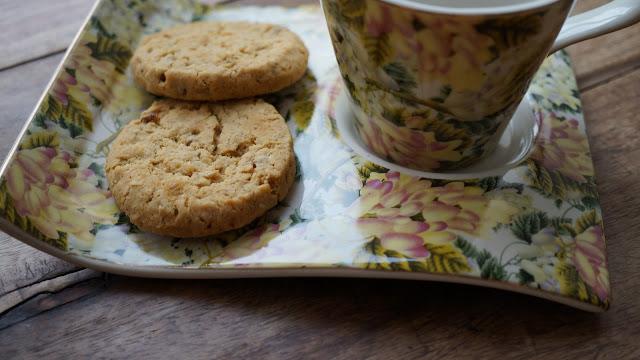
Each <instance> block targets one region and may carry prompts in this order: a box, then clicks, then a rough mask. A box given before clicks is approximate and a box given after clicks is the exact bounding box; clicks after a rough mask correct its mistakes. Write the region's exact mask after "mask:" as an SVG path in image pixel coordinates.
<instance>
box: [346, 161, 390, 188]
mask: <svg viewBox="0 0 640 360" xmlns="http://www.w3.org/2000/svg"><path fill="white" fill-rule="evenodd" d="M352 160H353V161H354V163H355V165H356V168H357V170H358V175H359V176H360V180H362V182H363V183H364V182H366V181H367V179H369V177H370V176H371V173H379V174H384V173H387V172H388V171H389V169H387V168H384V167H382V166H380V165H377V164H374V163H372V162H371V161H367V160H363V159H362V158H361V157H359V156H357V157H353V158H352Z"/></svg>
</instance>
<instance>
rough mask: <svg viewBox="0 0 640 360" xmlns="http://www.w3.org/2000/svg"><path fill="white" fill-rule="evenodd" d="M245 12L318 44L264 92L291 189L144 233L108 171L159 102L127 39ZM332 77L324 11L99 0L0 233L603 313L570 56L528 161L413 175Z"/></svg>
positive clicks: (170, 264) (27, 149)
mask: <svg viewBox="0 0 640 360" xmlns="http://www.w3.org/2000/svg"><path fill="white" fill-rule="evenodd" d="M240 19H242V20H251V21H262V20H264V19H268V20H269V22H272V23H279V24H282V25H284V26H287V27H288V28H290V29H291V30H293V31H295V32H296V33H297V34H298V35H300V37H301V38H302V39H303V40H304V42H305V43H306V45H307V47H308V48H309V50H310V54H311V55H310V60H309V71H308V72H307V74H306V76H305V77H304V78H303V79H302V80H301V81H299V82H298V83H296V84H295V85H293V86H292V87H290V88H288V89H285V90H283V91H281V92H279V93H276V94H272V95H269V96H267V97H266V99H267V100H268V101H270V102H271V103H273V104H274V105H275V106H276V107H277V108H278V109H279V111H280V112H281V113H282V114H283V116H284V117H285V119H286V120H287V122H288V124H289V127H290V129H291V131H292V134H293V136H294V140H295V152H296V155H297V160H298V169H297V170H298V171H297V178H296V183H295V185H294V187H293V189H292V190H291V193H290V195H289V196H288V198H287V199H286V200H285V201H284V202H283V203H281V204H280V205H278V206H277V207H276V208H275V209H273V210H272V211H270V212H269V213H268V214H267V215H265V216H264V217H262V218H260V219H258V220H257V221H255V222H254V223H252V224H251V225H249V226H247V227H245V228H243V229H239V230H236V231H232V232H229V233H225V234H222V235H220V236H215V237H209V238H203V239H172V238H165V237H160V236H156V235H153V234H148V233H144V232H141V231H140V230H139V229H138V228H137V227H136V226H134V225H132V224H130V223H129V221H128V219H127V217H126V216H125V215H124V214H122V213H120V211H119V210H118V209H117V207H116V205H115V202H114V201H113V198H112V197H111V194H110V192H109V191H108V184H107V181H106V178H105V175H104V170H103V165H104V161H105V156H106V154H107V153H108V151H109V144H110V143H111V141H112V140H113V139H114V138H115V137H116V135H117V134H118V131H119V129H120V127H121V126H123V125H124V124H126V123H127V122H128V121H129V120H131V119H134V118H136V117H137V116H138V115H139V113H140V112H141V111H142V110H143V109H145V108H146V107H147V106H148V105H149V104H150V103H151V101H153V99H154V97H153V96H151V95H149V94H147V93H146V92H144V91H143V90H141V89H140V88H138V87H136V86H135V85H134V83H133V82H132V80H131V76H130V70H129V68H128V62H129V58H130V57H131V54H132V51H133V49H135V47H136V44H137V43H138V41H139V40H140V38H141V36H143V35H144V34H148V33H153V32H156V31H158V30H160V29H162V28H165V27H168V26H171V25H175V24H178V23H184V22H189V21H198V20H240ZM338 79H339V74H338V72H337V66H336V63H335V58H334V56H333V51H332V48H331V43H330V40H329V36H328V32H327V30H326V25H325V22H324V18H323V15H322V12H321V10H320V9H319V8H318V7H316V6H310V7H298V8H283V7H275V6H269V7H233V6H217V7H208V6H204V5H201V4H199V3H197V2H194V1H188V0H181V1H168V0H164V1H154V2H142V1H125V0H111V1H99V2H98V4H97V5H96V7H95V8H94V10H93V12H92V14H91V16H90V17H89V19H88V21H87V22H86V24H85V25H84V27H83V28H82V29H81V31H80V33H79V34H78V36H77V38H76V40H75V41H74V43H73V45H72V46H71V47H70V49H69V51H68V52H67V55H66V56H65V59H64V60H63V63H62V65H61V66H60V68H59V69H58V70H57V72H56V74H55V75H54V78H53V80H52V82H51V84H50V85H49V86H48V88H47V90H46V92H45V94H44V95H43V97H42V99H41V101H40V103H39V105H38V106H37V108H36V110H35V111H34V114H33V115H32V116H31V118H30V119H29V120H28V122H27V124H26V125H25V128H24V129H23V131H22V133H21V134H20V136H19V138H18V139H17V141H16V144H15V146H14V148H13V150H12V151H11V154H10V156H9V157H8V159H7V161H6V162H5V164H4V165H3V167H2V171H1V174H2V178H1V179H0V228H1V229H2V230H3V231H5V232H7V233H8V234H10V235H12V236H14V237H15V238H17V239H19V240H21V241H23V242H25V243H27V244H29V245H31V246H34V247H36V248H38V249H40V250H43V251H45V252H48V253H50V254H53V255H54V256H58V257H60V258H62V259H65V260H68V261H70V262H73V263H76V264H78V265H81V266H86V267H90V268H94V269H98V270H102V271H107V272H113V273H119V274H125V275H132V276H147V277H167V278H224V277H227V278H228V277H271V276H344V277H372V278H399V279H420V280H432V281H447V282H456V283H466V284H474V285H480V286H487V287H494V288H500V289H505V290H510V291H516V292H521V293H525V294H530V295H534V296H538V297H543V298H547V299H550V300H553V301H557V302H560V303H563V304H567V305H570V306H574V307H577V308H580V309H584V310H588V311H602V310H604V309H607V308H608V306H609V301H610V300H609V275H608V270H607V263H606V256H605V239H604V235H603V228H602V216H601V209H600V205H599V201H598V195H597V192H596V184H595V180H594V171H593V164H592V161H591V156H590V153H589V144H588V141H587V137H586V133H585V127H584V120H583V116H582V108H581V104H580V99H579V97H578V91H577V85H576V82H575V79H574V76H573V73H572V70H571V67H570V63H569V59H568V57H567V55H566V53H564V52H560V53H556V54H554V55H552V56H550V57H549V58H548V59H547V60H546V61H545V63H544V65H543V66H542V68H541V69H540V71H539V73H538V74H537V76H536V78H535V79H534V82H533V84H532V86H531V89H530V92H529V99H530V101H531V104H532V106H533V107H534V109H535V111H536V116H537V119H538V121H539V125H540V134H539V136H538V139H537V142H536V147H535V150H534V151H533V154H532V155H531V157H530V158H529V159H528V160H527V161H526V162H525V163H523V164H522V165H520V166H518V167H516V168H514V169H512V170H511V171H509V172H508V173H506V174H505V175H504V176H502V177H488V178H483V179H473V180H468V181H443V180H429V179H424V178H419V177H412V176H409V175H406V174H401V173H398V172H394V171H389V170H387V169H385V168H383V167H381V166H379V165H376V164H373V163H370V162H367V161H365V160H364V159H362V158H361V157H359V156H358V155H356V154H354V153H353V152H352V151H351V150H350V149H349V148H348V147H347V146H346V145H345V144H344V143H343V142H342V141H341V140H340V136H339V134H338V131H337V130H336V127H335V120H334V119H333V118H332V114H333V113H334V112H333V107H334V106H335V100H336V98H337V96H339V94H340V92H341V91H342V87H341V82H340V81H339V80H338ZM435 135H436V136H438V134H435Z"/></svg>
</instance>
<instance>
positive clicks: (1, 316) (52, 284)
mask: <svg viewBox="0 0 640 360" xmlns="http://www.w3.org/2000/svg"><path fill="white" fill-rule="evenodd" d="M103 278H104V274H103V273H100V272H97V271H93V270H89V269H79V270H75V271H72V272H70V273H68V274H63V275H60V276H56V277H54V278H52V279H48V280H43V281H40V282H37V283H35V284H33V285H30V286H26V287H22V288H19V289H17V290H14V291H12V292H10V293H8V294H4V295H2V296H0V330H2V329H4V328H6V327H9V326H11V325H13V324H15V323H18V322H20V321H23V320H25V319H28V318H30V317H32V316H36V315H38V314H40V313H41V312H43V311H47V310H50V309H53V308H54V307H56V306H60V305H64V304H66V303H69V302H71V301H74V300H76V299H79V298H81V297H84V296H86V295H88V294H90V293H92V292H94V291H95V290H96V286H88V285H89V284H91V285H97V288H102V284H103V283H104V282H103V281H100V280H101V279H103ZM92 280H97V281H92ZM87 282H88V283H89V284H84V286H78V285H79V284H82V283H87Z"/></svg>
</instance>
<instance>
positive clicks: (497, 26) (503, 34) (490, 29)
mask: <svg viewBox="0 0 640 360" xmlns="http://www.w3.org/2000/svg"><path fill="white" fill-rule="evenodd" d="M543 15H544V13H541V12H538V13H533V14H526V15H518V16H511V17H499V18H493V17H492V18H489V19H488V20H485V21H483V22H482V23H480V24H478V25H476V26H475V28H476V30H477V31H478V32H480V33H482V34H485V35H488V36H489V37H491V38H492V39H493V41H494V43H495V46H496V48H497V50H498V52H503V51H505V50H508V49H510V48H512V47H515V46H519V45H522V44H525V43H527V41H529V39H531V38H533V37H534V36H536V35H537V34H538V33H539V32H540V27H541V26H542V19H543Z"/></svg>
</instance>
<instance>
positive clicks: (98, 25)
mask: <svg viewBox="0 0 640 360" xmlns="http://www.w3.org/2000/svg"><path fill="white" fill-rule="evenodd" d="M90 22H91V27H92V28H94V29H96V31H97V32H98V34H99V35H101V36H104V37H106V38H109V39H115V38H116V35H115V34H113V33H110V32H108V31H107V29H105V27H104V25H102V22H100V19H98V18H97V17H95V16H92V17H91V20H90Z"/></svg>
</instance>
